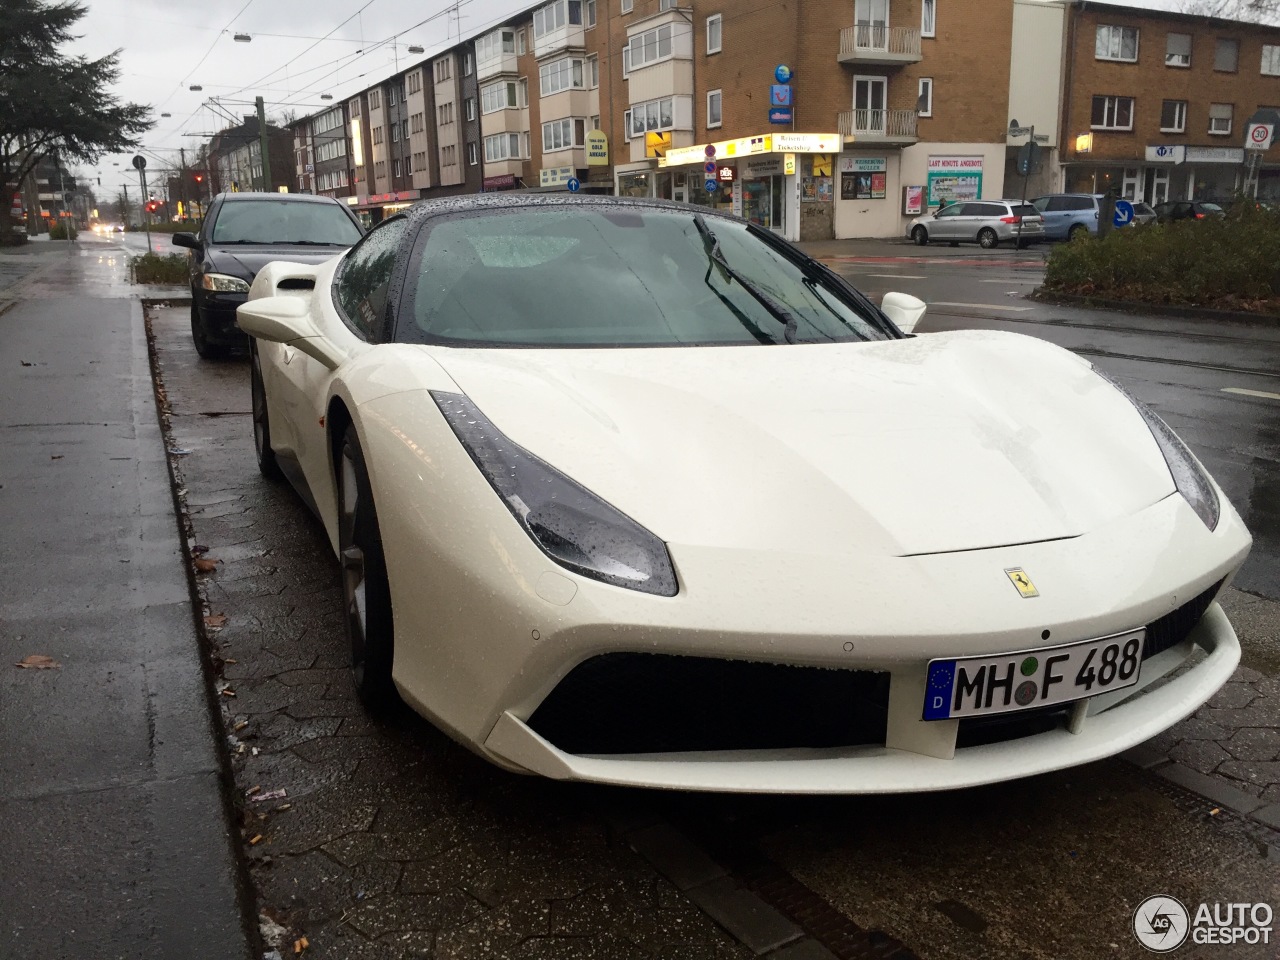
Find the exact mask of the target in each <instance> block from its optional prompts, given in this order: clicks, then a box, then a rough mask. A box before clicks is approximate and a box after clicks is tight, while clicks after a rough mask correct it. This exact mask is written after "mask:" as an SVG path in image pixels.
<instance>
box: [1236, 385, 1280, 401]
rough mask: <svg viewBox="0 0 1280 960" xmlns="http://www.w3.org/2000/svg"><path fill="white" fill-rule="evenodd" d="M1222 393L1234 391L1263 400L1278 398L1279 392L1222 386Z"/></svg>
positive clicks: (1279, 398)
mask: <svg viewBox="0 0 1280 960" xmlns="http://www.w3.org/2000/svg"><path fill="white" fill-rule="evenodd" d="M1222 392H1223V393H1235V394H1238V395H1239V396H1242V397H1261V398H1262V399H1263V400H1280V393H1267V392H1266V391H1265V390H1246V389H1245V388H1244V387H1223V388H1222Z"/></svg>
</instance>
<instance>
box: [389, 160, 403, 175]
mask: <svg viewBox="0 0 1280 960" xmlns="http://www.w3.org/2000/svg"><path fill="white" fill-rule="evenodd" d="M391 176H393V177H399V176H401V173H400V161H399V160H392V161H391Z"/></svg>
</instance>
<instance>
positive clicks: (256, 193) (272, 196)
mask: <svg viewBox="0 0 1280 960" xmlns="http://www.w3.org/2000/svg"><path fill="white" fill-rule="evenodd" d="M218 196H219V197H221V198H222V202H223V203H244V202H245V201H246V200H284V201H285V202H287V203H337V204H338V206H342V204H341V203H338V201H337V200H335V199H334V198H333V197H321V196H317V195H316V194H314V193H266V192H263V191H261V190H250V191H240V192H237V193H220V194H218Z"/></svg>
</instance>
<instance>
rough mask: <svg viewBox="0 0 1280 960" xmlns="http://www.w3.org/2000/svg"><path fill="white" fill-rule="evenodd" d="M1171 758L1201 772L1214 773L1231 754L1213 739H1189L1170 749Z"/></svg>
mask: <svg viewBox="0 0 1280 960" xmlns="http://www.w3.org/2000/svg"><path fill="white" fill-rule="evenodd" d="M1169 759H1170V760H1172V761H1174V762H1175V763H1181V764H1185V765H1186V766H1188V767H1190V768H1191V769H1193V770H1199V771H1200V772H1201V773H1213V771H1214V770H1216V769H1217V767H1218V764H1220V763H1222V761H1224V760H1230V759H1231V754H1229V753H1227V751H1226V750H1224V749H1222V747H1220V746H1218V744H1217V743H1216V742H1214V741H1212V740H1188V741H1186V742H1185V743H1180V744H1178V745H1177V746H1176V747H1174V748H1173V749H1172V750H1170V751H1169Z"/></svg>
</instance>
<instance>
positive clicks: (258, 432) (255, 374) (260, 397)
mask: <svg viewBox="0 0 1280 960" xmlns="http://www.w3.org/2000/svg"><path fill="white" fill-rule="evenodd" d="M249 393H250V398H251V399H252V401H253V451H254V453H255V454H256V455H257V457H258V470H259V472H260V473H261V474H262V475H263V476H264V477H266V478H267V479H268V480H283V479H284V474H283V473H281V472H280V464H279V463H277V462H276V452H275V451H274V450H273V449H271V420H270V417H269V416H268V414H267V388H266V386H265V385H264V384H263V381H262V358H261V357H259V356H258V342H257V341H256V340H254V341H251V342H250V344H249Z"/></svg>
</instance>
